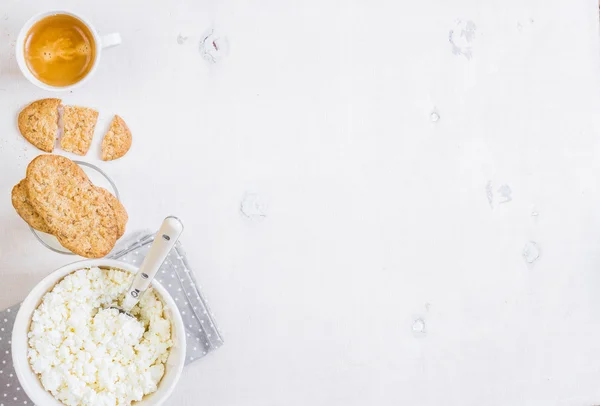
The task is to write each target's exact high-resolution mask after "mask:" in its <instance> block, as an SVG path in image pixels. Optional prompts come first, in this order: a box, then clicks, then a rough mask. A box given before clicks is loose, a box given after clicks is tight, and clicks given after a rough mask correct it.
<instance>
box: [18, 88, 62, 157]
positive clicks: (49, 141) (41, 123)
mask: <svg viewBox="0 0 600 406" xmlns="http://www.w3.org/2000/svg"><path fill="white" fill-rule="evenodd" d="M60 103H61V100H60V99H42V100H36V101H34V102H33V103H31V104H30V105H28V106H27V107H25V108H24V109H23V110H22V111H21V112H20V113H19V119H18V125H19V131H20V132H21V134H22V135H23V137H25V139H26V140H27V141H29V142H30V143H31V144H33V145H34V146H36V147H37V148H39V149H41V150H42V151H45V152H52V151H53V150H54V143H55V141H56V136H57V134H58V106H59V105H60Z"/></svg>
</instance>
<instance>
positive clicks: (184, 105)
mask: <svg viewBox="0 0 600 406" xmlns="http://www.w3.org/2000/svg"><path fill="white" fill-rule="evenodd" d="M50 7H67V8H72V9H74V10H76V11H81V12H85V14H86V15H87V16H88V18H89V19H90V20H91V21H93V22H94V24H95V25H96V26H97V27H98V29H99V30H100V31H101V33H108V32H112V31H119V32H120V33H121V34H122V36H123V41H124V43H123V45H121V46H120V47H118V48H115V49H111V50H108V51H107V52H106V53H105V54H104V55H103V58H104V59H103V61H102V65H101V66H100V69H99V71H98V73H97V75H96V77H95V78H94V80H93V81H92V82H90V83H89V84H88V85H86V86H85V87H84V88H83V89H81V90H77V91H76V92H74V93H72V94H67V95H65V97H64V101H65V102H66V103H76V104H82V105H89V106H94V107H97V108H98V109H99V110H100V112H101V116H100V122H99V125H98V131H97V135H96V138H95V140H94V149H93V151H92V152H90V153H89V154H88V157H87V158H86V159H87V160H89V161H90V162H93V163H98V162H99V160H98V158H97V154H98V146H99V144H100V141H101V135H100V134H101V133H102V132H103V131H104V130H105V129H106V128H107V126H108V123H109V120H110V118H111V116H112V114H114V113H118V114H121V115H123V117H124V118H125V119H126V120H127V122H128V123H129V124H130V126H131V128H132V130H133V133H134V145H133V148H132V150H131V152H130V153H129V154H128V155H127V156H126V157H125V158H124V159H122V160H119V161H116V162H112V163H101V167H102V168H103V169H105V170H106V171H107V172H108V173H109V174H111V175H112V176H113V178H114V179H115V181H116V182H117V184H118V186H119V188H120V190H121V192H122V196H123V199H124V202H125V204H126V207H127V208H128V210H129V213H130V218H131V220H130V223H129V229H130V230H135V229H139V228H144V227H152V226H156V227H157V226H158V225H159V224H160V221H161V220H162V218H163V217H164V216H165V215H167V214H175V215H177V216H180V217H181V218H182V219H183V220H184V222H185V224H186V230H185V232H184V235H183V237H182V241H183V243H184V244H185V246H186V247H187V250H188V251H189V253H190V255H191V259H192V263H193V264H194V267H195V270H196V273H197V276H198V278H199V279H200V280H201V281H202V284H203V287H204V289H205V291H206V294H207V296H208V298H209V300H210V301H211V305H212V308H213V310H214V312H215V314H216V316H217V319H218V321H219V323H220V326H221V327H222V329H223V332H224V337H225V341H226V344H225V346H223V348H222V349H220V350H219V351H217V352H215V353H214V354H212V355H210V356H209V357H207V358H206V359H204V360H201V361H199V362H197V363H196V364H194V365H192V366H190V367H188V368H187V369H186V371H185V373H184V377H183V379H182V381H181V383H180V385H179V387H178V388H177V389H176V392H175V394H174V396H173V398H172V400H171V401H170V404H171V405H219V406H222V405H227V406H228V405H234V406H237V405H257V406H266V405H269V406H270V405H273V406H279V405H285V406H294V405H302V406H304V405H307V404H310V405H357V406H358V405H427V406H429V405H431V406H434V405H435V406H437V405H441V404H443V405H457V406H464V405H483V404H485V405H591V404H597V403H599V402H600V385H599V383H600V294H599V293H598V292H600V254H599V252H600V251H599V250H600V188H598V186H597V185H598V177H599V174H600V162H599V152H600V149H599V146H600V145H599V139H600V137H599V136H600V132H599V129H600V126H599V125H598V124H599V122H598V118H597V117H598V108H599V107H600V98H599V94H600V93H599V90H600V89H599V86H598V76H599V73H600V70H599V67H600V64H599V58H598V50H599V47H598V45H599V44H598V15H597V4H596V2H595V0H572V1H562V0H544V1H542V0H507V1H493V0H452V1H442V0H436V1H434V0H425V1H407V0H403V1H400V2H396V1H388V2H383V1H371V2H367V1H357V0H354V1H351V2H337V1H330V0H324V1H317V0H307V1H294V2H291V1H275V0H265V1H262V2H245V1H233V0H223V1H215V0H213V1H192V0H188V1H172V2H167V1H148V0H128V1H117V0H105V1H102V2H92V1H89V2H85V3H83V2H81V1H76V0H64V1H60V2H59V1H50V2H47V1H45V2H42V1H41V0H35V1H29V2H25V1H16V0H3V1H2V2H0V38H1V41H0V71H1V73H0V112H1V113H0V173H1V174H2V176H1V177H0V191H1V196H3V197H2V198H1V199H0V218H1V221H2V223H1V224H2V226H1V228H0V276H1V283H2V286H3V289H2V294H1V295H0V306H2V307H4V306H8V305H10V304H13V303H15V302H17V301H19V300H20V299H21V298H23V297H24V296H25V294H26V293H27V292H28V291H29V289H31V288H32V287H33V286H34V284H35V283H36V282H37V281H39V280H40V279H41V278H42V277H43V276H44V275H46V274H47V273H49V272H50V271H51V270H52V269H55V268H57V267H58V266H60V265H62V264H65V263H67V262H68V261H71V260H72V258H69V257H65V256H60V255H58V254H54V253H51V252H48V251H45V250H44V249H43V248H42V247H41V246H40V245H39V243H37V242H36V241H35V239H34V237H33V236H32V235H31V233H30V231H29V230H28V228H27V227H26V226H25V224H24V223H23V222H22V221H21V220H20V219H19V218H18V217H17V216H16V214H15V213H14V211H13V209H12V207H11V204H10V197H9V193H10V188H11V187H12V185H13V184H15V183H16V182H18V181H19V179H21V178H22V177H23V176H24V170H25V166H26V165H27V163H28V162H29V160H30V159H31V158H33V157H34V156H35V155H36V154H37V151H36V150H35V149H34V148H33V147H31V146H29V145H28V144H27V143H26V142H25V141H24V140H23V139H22V138H21V136H20V135H19V134H18V131H17V129H16V126H15V118H16V115H17V112H18V111H19V109H20V108H21V106H23V105H24V104H25V103H27V102H30V101H32V100H34V99H36V98H40V97H45V96H49V94H48V93H45V92H43V91H41V90H38V89H36V88H35V87H34V86H33V85H31V84H29V83H28V82H27V81H26V80H25V79H24V78H23V77H21V76H20V73H19V72H18V69H17V65H16V62H15V60H14V48H13V46H14V45H13V40H14V38H15V36H16V34H17V32H18V30H19V28H20V25H21V24H22V23H23V22H24V21H26V20H27V18H29V17H30V16H31V15H33V14H34V13H36V12H39V11H42V10H44V9H45V8H50ZM458 20H460V21H461V22H460V23H457V21H458ZM469 21H470V22H472V23H473V24H474V26H475V28H474V34H475V35H474V37H472V36H469V37H465V36H462V37H461V36H460V32H461V30H462V29H467V28H468V27H467V24H468V22H469ZM211 24H214V26H215V27H216V28H217V29H218V30H220V31H221V33H223V34H224V35H225V36H226V37H227V38H228V40H229V44H230V52H229V55H228V56H227V57H225V58H223V59H222V60H221V61H220V62H219V63H218V64H217V65H212V66H211V65H209V64H208V63H207V62H206V61H205V60H203V59H202V58H201V57H200V55H199V52H198V48H199V47H198V42H199V40H200V38H201V36H202V34H203V33H205V32H206V30H207V29H208V28H209V27H210V26H211ZM469 27H471V28H473V27H472V26H469ZM471 28H468V29H471ZM451 30H453V31H454V33H453V41H454V43H455V44H456V45H457V46H458V47H460V52H458V54H453V48H452V44H451V43H450V42H449V32H450V31H451ZM457 35H458V36H457ZM178 37H179V39H180V41H179V42H184V43H183V44H178ZM184 37H188V38H187V40H185V41H183V38H184ZM455 51H456V50H455ZM463 51H464V52H463ZM468 52H470V55H471V57H470V59H468V58H467V56H465V55H466V54H468ZM455 53H456V52H455ZM461 53H463V54H461ZM434 111H435V112H436V113H437V114H438V115H439V118H438V120H437V121H436V120H433V119H432V117H431V113H432V112H434ZM488 184H489V185H490V186H487V185H488ZM244 196H246V197H247V196H254V197H253V199H255V200H253V201H251V202H246V205H245V207H247V208H249V211H250V212H251V213H258V217H259V218H257V219H250V218H247V217H246V216H245V215H244V214H242V213H241V212H240V205H241V200H242V198H244ZM488 198H490V199H491V201H492V204H491V205H490V203H488ZM506 200H510V201H508V202H506V203H501V202H502V201H506ZM253 210H254V211H253ZM532 213H536V214H537V215H532ZM263 214H266V215H263ZM255 217H256V216H255ZM530 242H535V247H537V249H539V258H537V259H536V260H534V261H533V264H528V263H527V262H526V261H525V259H524V257H523V253H524V250H526V255H525V256H526V257H527V258H529V259H530V260H531V258H532V257H535V255H532V251H531V249H532V245H531V244H530ZM534 254H535V253H534Z"/></svg>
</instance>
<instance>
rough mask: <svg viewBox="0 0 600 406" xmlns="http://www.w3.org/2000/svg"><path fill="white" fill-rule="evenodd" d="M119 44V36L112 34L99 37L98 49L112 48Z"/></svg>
mask: <svg viewBox="0 0 600 406" xmlns="http://www.w3.org/2000/svg"><path fill="white" fill-rule="evenodd" d="M120 44H121V34H119V33H116V32H115V33H113V34H108V35H103V36H101V37H100V47H101V48H112V47H116V46H117V45H120Z"/></svg>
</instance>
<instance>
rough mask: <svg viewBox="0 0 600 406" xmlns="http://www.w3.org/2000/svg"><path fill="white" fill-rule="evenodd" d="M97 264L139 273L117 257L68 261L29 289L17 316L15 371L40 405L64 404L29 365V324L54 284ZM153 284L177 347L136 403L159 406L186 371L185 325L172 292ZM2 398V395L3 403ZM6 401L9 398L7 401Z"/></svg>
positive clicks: (156, 283) (155, 282)
mask: <svg viewBox="0 0 600 406" xmlns="http://www.w3.org/2000/svg"><path fill="white" fill-rule="evenodd" d="M93 266H98V267H106V268H117V269H121V270H123V271H128V272H131V273H136V272H137V271H138V268H136V267H135V266H133V265H130V264H126V263H124V262H120V261H116V260H114V259H91V260H85V261H79V262H74V263H72V264H69V265H65V266H63V267H62V268H59V269H57V270H56V271H54V272H52V273H51V274H50V275H48V276H46V278H44V279H43V280H42V281H41V282H40V283H38V284H37V285H36V286H35V287H34V288H33V289H32V290H31V292H29V295H27V297H26V298H25V300H24V301H23V303H22V304H21V307H20V308H19V312H18V313H17V317H16V319H15V324H14V326H13V331H12V338H11V340H12V360H13V365H14V367H15V373H16V374H17V378H18V379H19V383H20V384H21V387H22V388H23V390H24V391H25V393H26V394H27V396H29V398H30V399H31V400H32V401H33V403H34V404H36V405H44V406H61V405H62V403H61V402H59V401H58V400H56V399H55V398H54V397H53V396H52V395H51V394H50V393H49V392H47V391H46V390H45V389H44V387H43V386H42V383H41V382H40V378H39V377H38V376H37V375H36V374H35V373H34V372H33V370H32V369H31V366H30V365H29V359H28V357H27V351H28V348H29V342H28V338H27V333H28V332H29V325H30V324H31V317H32V315H33V312H34V310H35V309H37V307H38V306H39V304H40V302H41V300H42V297H43V296H44V295H45V294H46V292H48V291H50V290H51V289H52V288H53V287H54V285H56V284H57V283H58V282H59V281H60V280H62V279H63V278H64V277H65V276H67V275H68V274H70V273H72V272H75V271H77V270H78V269H83V268H89V267H93ZM152 287H153V288H154V289H155V290H156V292H157V293H158V295H159V296H160V298H161V299H162V301H163V303H164V304H165V306H166V312H167V314H168V315H169V318H170V319H171V336H172V340H173V347H171V350H170V353H169V358H167V363H166V365H165V374H164V376H163V377H162V379H161V381H160V382H159V384H158V389H157V391H156V392H154V393H151V394H150V395H147V396H145V397H144V398H143V399H142V400H141V401H140V402H136V403H135V405H136V406H158V405H162V404H163V403H164V402H165V401H166V400H167V398H168V397H169V395H170V394H171V392H173V389H174V388H175V386H176V385H177V381H178V380H179V377H180V376H181V372H182V371H183V366H184V364H185V354H186V353H185V346H186V339H185V327H184V325H183V320H182V318H181V314H179V310H178V309H177V305H176V304H175V300H173V298H172V297H171V295H169V292H168V291H167V290H166V289H165V288H164V287H163V286H162V285H161V284H160V283H159V282H158V281H157V280H156V279H154V280H153V281H152ZM1 402H2V400H1V399H0V403H1ZM4 403H6V402H4Z"/></svg>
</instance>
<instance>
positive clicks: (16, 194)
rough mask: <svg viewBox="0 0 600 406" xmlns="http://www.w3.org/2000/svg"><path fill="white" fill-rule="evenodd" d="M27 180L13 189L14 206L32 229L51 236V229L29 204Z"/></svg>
mask: <svg viewBox="0 0 600 406" xmlns="http://www.w3.org/2000/svg"><path fill="white" fill-rule="evenodd" d="M26 183H27V179H23V180H22V181H20V182H19V183H17V184H16V185H15V187H13V189H12V205H13V207H14V208H15V210H16V211H17V214H18V215H19V216H21V218H22V219H23V220H25V222H26V223H27V224H29V225H30V226H31V227H33V228H35V229H36V230H38V231H41V232H43V233H48V234H51V233H52V231H51V230H50V227H48V225H47V224H46V222H45V221H44V219H43V218H42V217H41V216H40V215H39V214H38V212H37V211H35V209H34V208H33V206H32V205H31V203H30V202H29V195H28V194H27V185H26Z"/></svg>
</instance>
